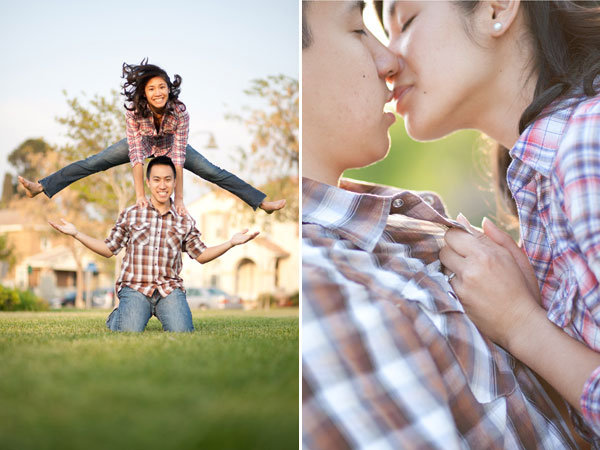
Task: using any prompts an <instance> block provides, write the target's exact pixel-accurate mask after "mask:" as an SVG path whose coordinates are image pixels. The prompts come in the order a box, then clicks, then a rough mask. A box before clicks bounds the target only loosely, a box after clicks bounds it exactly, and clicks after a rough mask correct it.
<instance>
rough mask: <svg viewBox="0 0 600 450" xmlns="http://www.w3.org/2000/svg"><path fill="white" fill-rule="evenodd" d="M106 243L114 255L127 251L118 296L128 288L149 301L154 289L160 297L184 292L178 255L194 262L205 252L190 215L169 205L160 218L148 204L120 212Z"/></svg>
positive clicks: (118, 284)
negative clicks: (141, 207)
mask: <svg viewBox="0 0 600 450" xmlns="http://www.w3.org/2000/svg"><path fill="white" fill-rule="evenodd" d="M105 242H106V245H108V248H109V249H110V251H112V252H113V254H115V255H116V254H117V253H119V251H120V250H121V249H122V248H123V247H125V248H126V253H125V257H124V259H123V265H122V267H121V275H120V276H119V279H118V280H117V283H116V286H117V292H118V291H119V290H120V289H121V287H122V286H128V287H130V288H131V289H135V290H136V291H139V292H141V293H142V294H144V295H146V296H148V297H150V296H151V295H152V294H153V293H154V290H155V289H158V291H159V292H160V295H161V296H163V297H166V296H167V295H169V294H170V293H171V292H172V291H173V290H174V289H176V288H179V289H181V290H183V291H184V292H185V289H184V287H183V280H182V279H181V278H180V277H179V273H180V272H181V264H182V262H181V252H182V251H184V252H187V253H188V255H190V257H191V258H193V259H196V258H197V257H198V256H200V254H201V253H202V252H203V251H204V250H205V249H206V246H205V245H204V243H203V242H202V241H201V240H200V232H199V231H198V230H197V229H196V226H195V222H194V219H192V217H191V216H190V215H185V216H181V215H179V214H177V212H176V211H175V208H174V206H173V205H172V204H171V209H170V210H169V211H167V212H166V213H165V214H163V215H161V214H160V213H159V212H158V211H157V210H156V208H154V206H153V205H152V202H151V201H149V202H148V207H146V208H144V209H139V208H138V207H137V206H135V205H134V206H130V207H129V208H127V209H125V210H123V211H122V212H121V214H120V215H119V219H118V220H117V223H116V224H115V226H114V227H113V229H112V230H111V232H110V235H109V236H108V238H106V240H105Z"/></svg>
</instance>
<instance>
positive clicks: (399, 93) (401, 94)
mask: <svg viewBox="0 0 600 450" xmlns="http://www.w3.org/2000/svg"><path fill="white" fill-rule="evenodd" d="M412 88H413V87H412V85H409V84H405V85H401V86H397V87H395V88H394V90H393V91H392V92H393V97H394V100H396V111H397V112H398V114H402V111H403V109H402V100H403V99H404V98H405V97H406V94H407V93H408V92H409V91H410V90H411V89H412Z"/></svg>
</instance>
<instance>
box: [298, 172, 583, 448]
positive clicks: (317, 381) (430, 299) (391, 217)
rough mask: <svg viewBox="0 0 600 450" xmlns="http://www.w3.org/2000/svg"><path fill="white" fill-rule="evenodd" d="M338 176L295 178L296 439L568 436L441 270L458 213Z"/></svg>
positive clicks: (440, 442)
mask: <svg viewBox="0 0 600 450" xmlns="http://www.w3.org/2000/svg"><path fill="white" fill-rule="evenodd" d="M342 186H343V187H344V188H345V189H340V188H337V187H333V186H327V185H324V184H321V183H317V182H315V181H312V180H309V179H306V178H305V179H303V183H302V195H303V199H302V202H303V210H302V221H303V225H302V397H303V398H302V402H303V408H302V428H303V445H304V447H305V448H307V449H333V448H335V449H338V448H349V447H352V448H377V449H398V448H440V449H455V448H485V449H492V448H510V449H514V448H546V449H550V448H561V449H563V448H569V447H572V444H571V441H570V438H569V435H568V432H565V431H564V423H563V422H562V420H561V419H560V418H559V417H558V416H557V415H556V414H555V411H554V408H553V407H552V406H551V405H550V404H549V402H548V400H547V397H546V395H545V393H544V391H543V390H542V389H541V387H540V386H539V384H538V383H537V380H536V379H535V378H534V377H533V376H532V374H531V372H530V371H529V370H528V369H527V368H525V367H524V366H523V365H521V364H520V363H518V362H517V361H515V360H514V359H513V358H512V357H511V356H510V355H508V354H507V353H506V352H505V351H504V350H502V349H501V348H500V347H497V346H495V345H494V344H492V343H491V342H490V341H489V340H487V339H486V338H484V337H483V336H482V335H481V334H480V333H479V332H478V330H477V329H476V328H475V326H474V325H473V323H472V322H471V321H470V320H469V318H468V317H467V316H466V315H465V313H464V311H463V308H462V306H461V304H460V303H459V302H458V301H457V300H456V298H455V297H454V294H453V292H452V291H451V287H450V285H449V284H448V282H447V281H446V278H445V276H444V275H443V274H442V273H441V271H440V263H439V260H438V252H439V249H440V246H441V245H442V243H443V236H444V232H445V230H446V229H447V227H451V226H459V227H460V225H459V224H457V223H456V222H454V221H452V220H448V219H447V218H446V217H445V216H444V212H443V205H442V203H441V201H440V199H439V198H438V197H437V196H434V195H432V194H421V195H417V194H415V193H412V192H408V191H401V190H397V189H393V188H389V187H383V186H377V185H366V184H358V183H354V182H349V181H345V182H344V183H343V185H342ZM350 191H354V192H350Z"/></svg>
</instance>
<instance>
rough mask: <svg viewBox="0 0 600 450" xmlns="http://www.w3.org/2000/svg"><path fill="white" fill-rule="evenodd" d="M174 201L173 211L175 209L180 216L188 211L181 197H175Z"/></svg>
mask: <svg viewBox="0 0 600 450" xmlns="http://www.w3.org/2000/svg"><path fill="white" fill-rule="evenodd" d="M174 203H175V211H177V214H179V215H180V216H185V215H186V214H187V213H188V212H187V209H186V208H185V205H184V204H183V199H182V198H177V197H175V202H174Z"/></svg>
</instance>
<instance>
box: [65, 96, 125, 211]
mask: <svg viewBox="0 0 600 450" xmlns="http://www.w3.org/2000/svg"><path fill="white" fill-rule="evenodd" d="M65 96H67V93H66V92H65ZM84 97H85V94H84ZM67 104H68V105H69V107H70V111H69V114H68V115H67V116H65V117H59V118H57V121H58V122H59V123H61V124H63V125H65V127H66V135H67V136H68V137H69V138H70V145H69V146H65V147H63V148H62V149H61V152H62V153H63V155H64V156H65V158H66V159H67V160H69V161H77V160H79V159H82V158H86V157H88V156H91V155H94V154H96V153H100V152H101V151H102V150H104V149H105V148H106V147H108V146H110V145H112V144H114V143H116V142H118V141H120V140H121V139H123V138H125V118H124V116H123V110H122V108H121V98H120V97H119V94H118V92H117V91H115V90H113V91H112V92H111V97H110V98H108V99H107V98H105V97H102V96H99V95H95V96H94V97H93V98H92V99H90V100H86V102H85V103H82V101H80V100H79V99H78V98H77V97H72V98H69V97H68V96H67ZM70 189H76V190H77V191H78V192H80V193H81V194H82V195H83V196H84V197H85V198H86V199H87V200H88V201H89V202H91V203H92V204H93V205H94V208H95V209H97V210H99V212H100V213H101V215H102V216H103V217H104V218H106V219H110V221H114V219H115V218H116V216H117V214H118V213H119V211H121V210H123V209H125V207H126V206H128V205H129V204H130V203H131V202H133V201H134V198H135V192H134V189H133V176H132V175H131V168H130V167H129V165H128V164H124V165H122V166H119V167H113V168H112V169H110V170H107V171H105V172H101V173H99V174H96V175H92V176H90V177H87V178H84V179H82V180H79V181H78V182H77V183H75V184H74V185H72V186H71V187H70Z"/></svg>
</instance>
